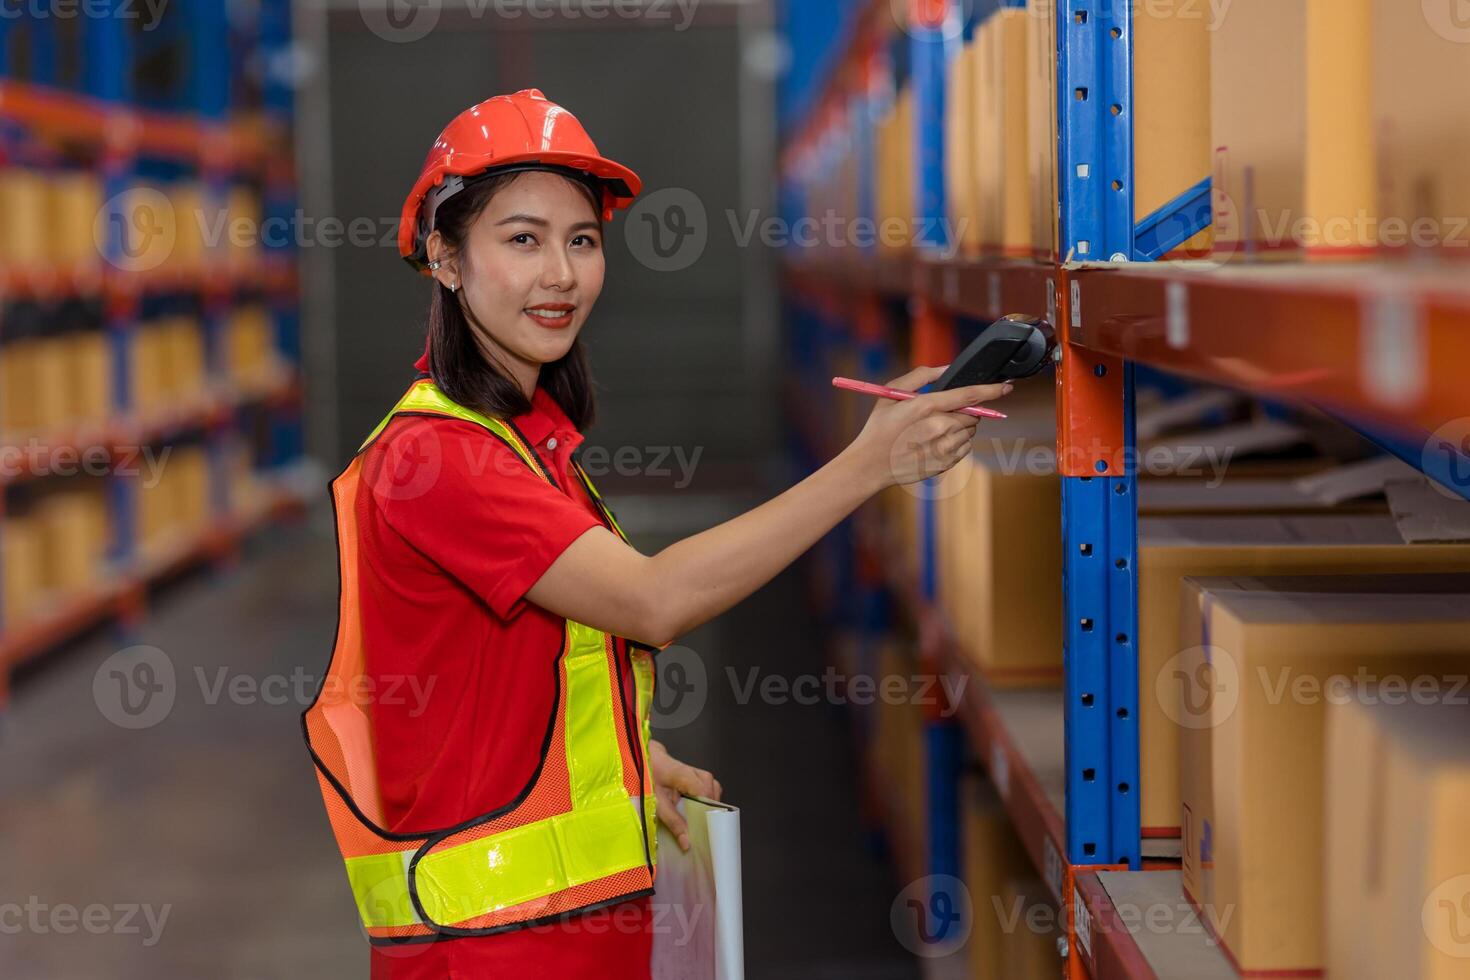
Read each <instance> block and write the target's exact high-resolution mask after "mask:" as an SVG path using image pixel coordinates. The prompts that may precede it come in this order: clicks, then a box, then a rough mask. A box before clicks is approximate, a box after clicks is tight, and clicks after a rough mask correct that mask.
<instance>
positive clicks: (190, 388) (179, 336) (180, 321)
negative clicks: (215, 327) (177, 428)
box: [163, 316, 206, 402]
mask: <svg viewBox="0 0 1470 980" xmlns="http://www.w3.org/2000/svg"><path fill="white" fill-rule="evenodd" d="M164 337H165V339H164V344H163V346H164V352H163V356H164V357H165V358H166V359H167V361H168V378H169V384H170V385H171V387H172V391H173V394H174V397H175V398H177V399H180V400H182V401H185V402H187V401H190V400H193V399H197V398H198V397H199V395H200V393H201V392H202V391H203V390H204V387H205V380H206V369H205V364H204V325H203V324H202V323H200V322H199V320H198V319H196V318H194V317H187V316H181V317H176V318H173V319H171V320H169V322H168V324H167V327H166V329H165V333H164Z"/></svg>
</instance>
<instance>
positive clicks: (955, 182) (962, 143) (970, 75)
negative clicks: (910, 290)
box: [944, 42, 981, 254]
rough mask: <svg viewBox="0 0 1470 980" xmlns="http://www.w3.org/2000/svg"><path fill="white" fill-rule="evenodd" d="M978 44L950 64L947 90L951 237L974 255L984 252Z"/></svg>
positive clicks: (946, 150) (963, 47)
mask: <svg viewBox="0 0 1470 980" xmlns="http://www.w3.org/2000/svg"><path fill="white" fill-rule="evenodd" d="M978 51H979V46H978V44H977V43H975V42H971V43H969V44H962V45H960V49H959V51H957V52H956V53H955V56H954V58H953V59H952V60H951V61H950V63H949V80H948V86H947V87H946V88H945V103H944V111H945V129H944V155H945V185H944V192H945V201H946V203H947V204H948V207H949V221H950V229H951V234H952V235H954V237H955V240H957V241H958V242H959V246H960V249H961V251H963V252H965V253H967V254H974V253H976V252H978V251H979V250H980V244H981V239H980V214H979V193H978V191H979V189H978V187H977V184H976V179H977V174H976V171H975V166H976V151H977V150H978V148H979V145H978V143H977V136H976V132H975V122H976V117H975V114H976V111H977V109H978V105H977V102H976V96H977V94H978V93H977V91H976V83H975V70H976V55H977V53H978Z"/></svg>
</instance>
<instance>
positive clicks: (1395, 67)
mask: <svg viewBox="0 0 1470 980" xmlns="http://www.w3.org/2000/svg"><path fill="white" fill-rule="evenodd" d="M1421 7H1422V9H1421ZM1462 10H1463V8H1462V7H1461V6H1457V5H1456V4H1453V3H1440V4H1434V3H1424V4H1422V5H1420V4H1410V3H1402V2H1400V0H1373V20H1372V25H1371V30H1370V34H1371V37H1372V43H1373V49H1372V53H1373V71H1372V79H1373V87H1372V99H1373V103H1372V105H1373V109H1372V124H1373V126H1374V135H1375V137H1376V144H1377V145H1376V160H1377V162H1378V165H1379V171H1380V172H1379V173H1378V175H1377V177H1378V179H1377V187H1378V192H1379V198H1378V206H1377V213H1378V217H1379V236H1380V240H1381V242H1382V244H1384V245H1386V246H1388V247H1390V248H1400V247H1406V248H1425V247H1428V248H1439V249H1441V250H1442V251H1443V253H1444V254H1446V255H1453V256H1459V257H1462V258H1463V257H1467V256H1470V228H1467V223H1470V57H1466V51H1467V48H1466V45H1467V44H1470V21H1466V19H1465V18H1464V15H1463V13H1462V12H1461V11H1462ZM1360 111H1361V110H1360Z"/></svg>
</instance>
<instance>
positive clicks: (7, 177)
mask: <svg viewBox="0 0 1470 980" xmlns="http://www.w3.org/2000/svg"><path fill="white" fill-rule="evenodd" d="M46 180H47V178H46V176H45V175H44V174H42V173H41V172H40V171H38V170H31V169H29V168H26V167H5V168H3V169H0V266H4V267H6V268H10V269H18V270H31V271H34V270H37V269H40V268H42V267H44V266H46V265H47V264H48V263H49V261H50V259H51V256H50V250H51V242H50V231H51V226H50V222H49V221H48V220H47V213H46V212H47V205H48V202H49V201H50V198H51V195H50V193H49V192H48V190H47V183H46Z"/></svg>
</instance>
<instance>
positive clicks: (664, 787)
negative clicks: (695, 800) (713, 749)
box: [648, 739, 721, 851]
mask: <svg viewBox="0 0 1470 980" xmlns="http://www.w3.org/2000/svg"><path fill="white" fill-rule="evenodd" d="M648 762H649V765H650V766H651V767H652V768H653V792H654V795H655V796H657V797H658V821H659V823H661V824H663V825H664V826H665V827H667V828H669V833H671V834H673V835H674V839H675V840H677V841H678V842H679V849H680V850H684V851H687V850H689V825H688V824H686V823H685V822H684V817H683V816H682V815H681V814H680V813H679V797H680V796H681V795H682V796H703V797H705V798H706V799H710V800H718V799H719V798H720V792H721V789H720V781H719V780H718V779H716V778H715V777H714V776H712V775H711V774H710V773H708V772H706V771H705V770H703V769H696V768H694V767H693V766H691V765H689V764H688V763H686V762H680V761H679V760H678V759H675V758H674V757H673V756H671V755H669V751H668V749H666V748H664V745H663V743H662V742H660V741H658V740H657V739H649V741H648Z"/></svg>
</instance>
